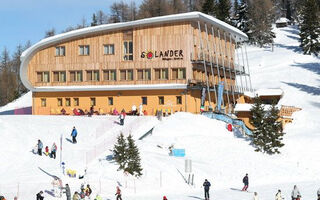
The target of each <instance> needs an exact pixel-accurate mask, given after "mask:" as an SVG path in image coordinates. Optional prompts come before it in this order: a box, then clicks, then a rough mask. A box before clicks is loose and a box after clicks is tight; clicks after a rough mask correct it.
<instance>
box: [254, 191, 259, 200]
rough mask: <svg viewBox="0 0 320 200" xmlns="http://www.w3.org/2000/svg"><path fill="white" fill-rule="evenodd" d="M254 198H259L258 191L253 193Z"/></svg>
mask: <svg viewBox="0 0 320 200" xmlns="http://www.w3.org/2000/svg"><path fill="white" fill-rule="evenodd" d="M253 200H259V197H258V193H257V192H254V193H253Z"/></svg>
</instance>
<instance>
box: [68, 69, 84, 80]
mask: <svg viewBox="0 0 320 200" xmlns="http://www.w3.org/2000/svg"><path fill="white" fill-rule="evenodd" d="M70 81H71V82H81V81H82V71H70Z"/></svg>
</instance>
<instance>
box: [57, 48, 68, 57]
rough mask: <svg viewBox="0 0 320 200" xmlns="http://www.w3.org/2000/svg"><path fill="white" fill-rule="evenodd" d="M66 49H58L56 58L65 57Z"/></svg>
mask: <svg viewBox="0 0 320 200" xmlns="http://www.w3.org/2000/svg"><path fill="white" fill-rule="evenodd" d="M65 55H66V48H65V46H60V47H56V56H65Z"/></svg>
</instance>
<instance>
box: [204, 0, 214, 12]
mask: <svg viewBox="0 0 320 200" xmlns="http://www.w3.org/2000/svg"><path fill="white" fill-rule="evenodd" d="M201 11H202V12H203V13H205V14H208V15H211V16H214V13H215V4H214V0H206V1H205V2H204V4H203V5H202V10H201Z"/></svg>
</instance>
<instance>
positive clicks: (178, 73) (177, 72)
mask: <svg viewBox="0 0 320 200" xmlns="http://www.w3.org/2000/svg"><path fill="white" fill-rule="evenodd" d="M185 78H186V69H185V68H176V69H172V79H173V80H175V79H185Z"/></svg>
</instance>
